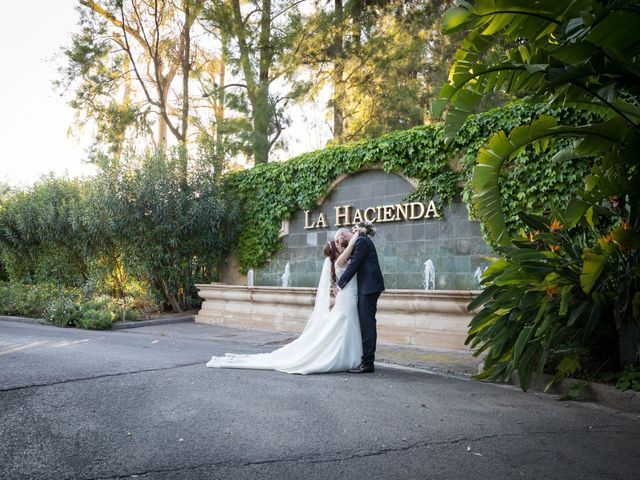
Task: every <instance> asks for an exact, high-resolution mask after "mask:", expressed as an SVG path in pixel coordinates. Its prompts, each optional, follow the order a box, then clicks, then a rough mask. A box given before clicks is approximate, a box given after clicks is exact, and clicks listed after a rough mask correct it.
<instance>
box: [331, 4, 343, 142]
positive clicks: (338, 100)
mask: <svg viewBox="0 0 640 480" xmlns="http://www.w3.org/2000/svg"><path fill="white" fill-rule="evenodd" d="M343 13H344V12H343V8H342V0H335V9H334V34H333V52H334V60H333V140H334V142H335V143H342V141H343V136H344V81H343V75H344V45H343V42H344V39H343V37H344V21H343V18H344V14H343Z"/></svg>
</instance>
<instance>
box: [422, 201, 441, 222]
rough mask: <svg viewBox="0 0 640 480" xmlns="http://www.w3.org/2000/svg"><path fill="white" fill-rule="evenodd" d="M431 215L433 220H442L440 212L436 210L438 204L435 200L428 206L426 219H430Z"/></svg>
mask: <svg viewBox="0 0 640 480" xmlns="http://www.w3.org/2000/svg"><path fill="white" fill-rule="evenodd" d="M429 215H431V218H440V215H439V214H438V210H437V209H436V203H435V202H434V201H433V200H431V201H430V202H429V205H427V213H425V215H424V218H429Z"/></svg>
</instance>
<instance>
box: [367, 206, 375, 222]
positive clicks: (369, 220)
mask: <svg viewBox="0 0 640 480" xmlns="http://www.w3.org/2000/svg"><path fill="white" fill-rule="evenodd" d="M369 212H373V213H376V208H375V207H369V208H367V209H366V210H365V211H364V220H365V222H373V221H375V217H374V218H369Z"/></svg>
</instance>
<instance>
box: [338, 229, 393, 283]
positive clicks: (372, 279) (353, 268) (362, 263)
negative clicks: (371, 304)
mask: <svg viewBox="0 0 640 480" xmlns="http://www.w3.org/2000/svg"><path fill="white" fill-rule="evenodd" d="M356 273H357V274H358V295H370V294H372V293H380V292H382V291H384V279H383V278H382V272H381V271H380V263H379V262H378V254H377V252H376V247H375V246H374V245H373V242H372V241H371V239H370V238H369V237H364V236H363V237H358V239H357V240H356V244H355V246H354V247H353V253H352V254H351V261H350V262H349V265H347V269H346V270H345V271H344V273H343V274H342V276H341V277H340V280H339V281H338V287H340V288H344V286H345V285H346V284H347V283H349V280H351V279H352V278H353V276H354V275H355V274H356Z"/></svg>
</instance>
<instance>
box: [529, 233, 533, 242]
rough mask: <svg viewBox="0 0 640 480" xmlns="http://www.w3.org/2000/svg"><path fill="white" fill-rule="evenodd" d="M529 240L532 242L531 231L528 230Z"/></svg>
mask: <svg viewBox="0 0 640 480" xmlns="http://www.w3.org/2000/svg"><path fill="white" fill-rule="evenodd" d="M529 240H530V241H531V242H533V233H531V232H529Z"/></svg>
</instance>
